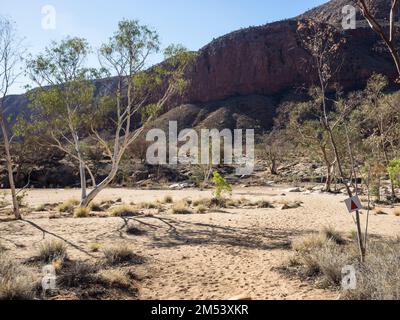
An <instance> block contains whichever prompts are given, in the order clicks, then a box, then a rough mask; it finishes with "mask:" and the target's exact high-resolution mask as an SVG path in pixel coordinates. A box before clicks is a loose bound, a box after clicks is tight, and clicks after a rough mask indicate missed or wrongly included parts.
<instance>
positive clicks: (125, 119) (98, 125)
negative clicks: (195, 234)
mask: <svg viewBox="0 0 400 320" xmlns="http://www.w3.org/2000/svg"><path fill="white" fill-rule="evenodd" d="M159 49H160V42H159V36H158V34H157V32H155V31H154V30H151V29H150V28H149V27H147V26H145V25H141V24H140V23H139V22H138V21H136V20H123V21H121V22H120V23H119V25H118V30H117V31H116V32H115V34H114V35H113V36H112V37H111V38H110V39H109V41H108V42H107V43H106V44H103V45H102V46H101V48H100V50H99V60H100V63H101V65H102V68H103V69H105V70H107V71H108V72H109V73H110V74H111V75H112V76H114V81H113V84H114V85H112V86H110V87H108V88H107V89H106V94H105V95H104V96H103V97H102V99H101V100H102V102H101V103H100V108H99V109H98V112H97V117H94V118H95V119H98V121H94V122H92V125H91V132H92V134H93V136H94V137H95V138H96V139H97V141H98V144H99V146H100V147H102V148H103V150H104V152H105V154H106V155H107V158H108V161H109V163H110V166H109V169H108V172H107V175H106V177H105V178H104V179H103V180H102V181H100V182H96V184H95V185H94V187H93V189H92V190H91V191H90V192H89V193H88V195H87V197H85V198H83V199H82V202H81V206H83V207H87V206H88V205H89V204H90V203H91V202H92V201H93V199H95V197H96V196H97V195H98V194H99V193H100V192H101V191H102V190H103V189H105V188H106V187H107V186H108V185H109V184H110V183H111V182H112V181H113V179H114V178H115V176H116V174H117V172H118V170H119V166H120V162H121V160H122V158H123V156H124V154H125V152H126V151H127V149H128V148H129V147H130V146H132V148H134V147H135V145H134V143H135V142H137V141H140V139H139V138H140V136H141V134H142V132H143V131H144V130H145V128H146V125H148V124H149V123H150V122H151V121H152V120H153V119H154V118H155V116H156V115H157V114H158V113H159V112H160V111H162V110H163V108H164V107H165V106H166V105H168V103H170V102H171V99H172V98H173V97H174V96H176V95H180V94H182V93H183V91H184V90H185V88H186V87H187V85H188V81H187V80H186V79H185V74H186V70H187V68H188V67H189V66H190V65H191V64H192V62H193V61H194V56H195V55H194V54H193V53H190V52H188V51H187V50H186V49H185V48H184V47H182V46H180V45H171V46H169V47H167V48H166V49H165V51H164V56H165V61H164V62H163V63H162V64H159V65H157V66H155V67H153V68H150V69H148V70H146V67H147V66H148V62H149V61H148V60H149V57H150V56H151V55H152V54H154V53H156V52H158V51H159ZM158 92H163V93H162V94H160V95H159V96H157V93H158ZM105 122H107V123H112V124H113V125H112V126H111V127H112V128H111V129H109V130H104V123H105Z"/></svg>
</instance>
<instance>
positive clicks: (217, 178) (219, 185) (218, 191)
mask: <svg viewBox="0 0 400 320" xmlns="http://www.w3.org/2000/svg"><path fill="white" fill-rule="evenodd" d="M212 181H213V183H214V186H215V190H214V196H215V197H216V198H221V196H222V193H223V192H224V191H225V192H228V193H231V192H232V186H231V185H230V184H229V183H228V182H227V181H226V180H225V179H224V178H223V177H222V176H221V175H220V174H219V173H218V172H217V171H215V172H214V173H213V179H212Z"/></svg>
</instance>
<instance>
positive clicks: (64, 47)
mask: <svg viewBox="0 0 400 320" xmlns="http://www.w3.org/2000/svg"><path fill="white" fill-rule="evenodd" d="M89 53H90V47H89V44H88V43H87V41H86V40H85V39H81V38H66V39H65V40H62V41H61V42H59V43H57V42H53V43H52V44H51V46H49V47H48V48H46V49H45V51H44V52H43V53H42V54H40V55H38V56H37V57H35V58H32V59H30V60H29V62H28V72H29V75H30V78H31V79H32V80H33V81H34V83H35V84H36V85H38V86H39V88H37V89H34V90H32V91H31V92H30V93H29V98H30V100H31V109H32V113H33V114H32V117H31V121H30V125H27V131H28V132H29V134H36V135H40V136H41V137H44V139H42V142H43V141H44V142H43V143H44V144H47V145H48V146H51V147H54V148H57V149H59V150H61V151H62V152H64V153H66V154H68V155H69V156H70V157H71V158H72V159H73V160H75V161H76V162H77V163H78V165H79V177H80V187H81V200H82V201H83V200H84V199H85V198H86V197H87V178H86V173H89V175H90V176H91V179H92V182H93V181H94V175H93V173H92V171H91V169H90V168H89V166H88V165H87V163H86V161H85V159H84V152H83V148H82V138H84V137H85V134H86V133H87V127H88V123H89V122H90V121H91V115H92V114H93V112H94V108H95V106H94V90H95V89H94V86H93V83H92V81H91V80H92V79H93V77H94V76H95V75H96V73H95V72H94V70H91V69H88V68H86V67H85V62H86V59H87V57H88V55H89ZM28 127H29V129H30V130H28Z"/></svg>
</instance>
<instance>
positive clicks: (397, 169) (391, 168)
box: [387, 160, 400, 187]
mask: <svg viewBox="0 0 400 320" xmlns="http://www.w3.org/2000/svg"><path fill="white" fill-rule="evenodd" d="M387 171H388V172H389V176H390V180H391V181H392V182H393V184H394V185H395V186H396V187H400V160H392V161H390V163H389V165H388V167H387Z"/></svg>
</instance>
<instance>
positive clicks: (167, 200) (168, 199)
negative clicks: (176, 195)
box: [162, 195, 174, 204]
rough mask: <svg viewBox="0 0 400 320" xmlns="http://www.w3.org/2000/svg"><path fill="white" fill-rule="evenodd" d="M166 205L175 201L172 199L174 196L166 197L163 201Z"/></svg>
mask: <svg viewBox="0 0 400 320" xmlns="http://www.w3.org/2000/svg"><path fill="white" fill-rule="evenodd" d="M162 202H163V203H164V204H171V203H173V202H174V199H173V198H172V196H170V195H167V196H165V197H164V199H163V201H162Z"/></svg>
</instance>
